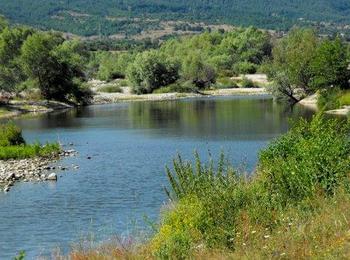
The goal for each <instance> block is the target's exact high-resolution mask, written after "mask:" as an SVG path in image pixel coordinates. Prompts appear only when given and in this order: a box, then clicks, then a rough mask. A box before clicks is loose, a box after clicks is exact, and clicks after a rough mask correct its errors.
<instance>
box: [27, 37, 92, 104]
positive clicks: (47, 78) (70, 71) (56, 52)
mask: <svg viewBox="0 0 350 260" xmlns="http://www.w3.org/2000/svg"><path fill="white" fill-rule="evenodd" d="M77 46H78V45H76V43H74V42H73V43H72V44H71V43H65V42H64V39H63V38H62V37H61V36H60V35H57V34H48V33H39V32H38V33H35V34H33V35H31V36H29V37H28V38H27V40H26V41H25V42H24V43H23V45H22V48H21V62H22V67H23V70H24V72H25V73H26V75H27V76H28V77H29V78H30V79H33V80H36V81H37V82H38V84H39V89H40V91H41V94H42V96H43V97H44V98H47V99H55V100H60V101H72V100H73V99H75V101H77V102H80V101H81V100H82V101H83V102H86V100H87V99H85V94H86V95H88V92H86V91H85V90H82V89H80V83H81V80H82V79H83V72H82V71H81V64H80V62H81V61H82V60H81V57H80V56H79V54H78V52H75V51H74V50H76V49H77Z"/></svg>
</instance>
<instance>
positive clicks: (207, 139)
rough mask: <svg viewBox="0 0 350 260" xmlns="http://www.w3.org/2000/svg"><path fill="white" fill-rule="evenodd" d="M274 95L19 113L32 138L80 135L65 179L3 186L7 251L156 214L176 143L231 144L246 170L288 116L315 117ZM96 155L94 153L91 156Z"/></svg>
mask: <svg viewBox="0 0 350 260" xmlns="http://www.w3.org/2000/svg"><path fill="white" fill-rule="evenodd" d="M310 115H311V112H310V111H308V110H305V109H302V108H300V107H294V108H293V109H291V108H289V107H286V106H282V105H279V104H277V103H275V102H273V100H272V99H271V98H270V97H267V96H259V97H230V98H228V97H225V98H203V99H186V100H178V101H166V102H135V103H120V104H113V105H100V106H90V107H85V108H79V109H72V110H68V111H65V112H59V113H51V114H46V115H41V116H37V117H31V118H21V119H17V120H16V123H18V124H19V125H20V126H21V127H22V128H23V133H24V136H25V138H27V139H28V140H30V141H35V140H39V141H41V142H46V141H57V140H59V141H60V142H61V143H64V144H68V143H74V146H73V148H74V149H76V150H77V151H78V152H79V156H77V157H75V158H65V159H63V160H62V161H61V162H60V163H59V164H60V165H67V166H70V165H71V164H78V165H79V166H80V169H79V170H69V171H68V172H65V173H62V174H61V173H60V174H59V175H60V176H62V177H61V178H59V181H58V182H57V183H48V182H47V183H21V184H18V185H16V186H15V187H14V188H13V189H12V190H11V192H10V193H8V194H0V259H8V258H11V257H13V256H14V255H16V253H17V252H18V251H19V250H25V251H26V252H27V255H28V256H29V259H32V258H34V257H36V256H38V255H45V254H48V253H49V252H50V251H51V250H52V249H53V248H55V247H60V248H61V249H63V251H65V252H67V250H69V248H70V245H71V243H72V242H77V241H79V239H80V238H81V237H82V236H86V235H87V234H93V235H94V237H95V239H96V240H103V239H106V238H108V237H109V236H111V235H113V234H116V233H118V234H126V233H128V232H129V231H131V230H133V229H135V227H141V228H142V227H144V226H145V224H144V221H143V219H144V216H145V215H146V216H147V217H148V218H150V219H151V220H154V221H156V220H157V218H158V214H159V209H160V208H161V206H162V205H163V204H164V203H165V202H166V196H165V194H164V192H163V187H164V185H166V184H167V180H166V177H165V174H164V166H165V165H166V164H167V165H170V163H171V161H172V159H173V158H174V156H175V155H176V153H177V152H179V153H181V154H182V155H183V157H186V158H191V156H192V154H193V151H194V150H195V149H196V150H197V151H198V152H199V153H200V155H201V156H202V157H203V159H204V160H205V159H206V158H208V154H209V153H211V154H213V155H214V157H215V156H216V157H217V155H218V154H219V153H220V151H221V150H223V151H224V152H225V153H226V154H227V155H228V156H229V159H230V162H231V163H232V164H234V165H242V164H244V165H245V167H246V169H247V170H248V171H252V170H253V169H254V167H255V165H256V161H257V154H258V151H259V150H260V149H261V148H263V147H265V146H266V145H267V143H268V142H269V141H270V140H271V139H273V138H274V137H276V136H278V135H280V134H281V133H284V132H286V131H287V130H288V118H289V117H294V118H297V117H300V116H303V117H310ZM88 156H91V158H92V159H91V160H88V159H87V157H88Z"/></svg>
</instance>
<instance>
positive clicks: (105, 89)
mask: <svg viewBox="0 0 350 260" xmlns="http://www.w3.org/2000/svg"><path fill="white" fill-rule="evenodd" d="M99 91H100V92H105V93H121V92H122V89H121V88H120V87H119V86H118V85H107V86H104V87H101V88H100V89H99Z"/></svg>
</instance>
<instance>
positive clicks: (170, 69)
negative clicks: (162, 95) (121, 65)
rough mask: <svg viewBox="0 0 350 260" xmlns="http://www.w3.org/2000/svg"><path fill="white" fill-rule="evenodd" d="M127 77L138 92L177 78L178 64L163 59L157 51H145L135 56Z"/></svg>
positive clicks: (165, 84)
mask: <svg viewBox="0 0 350 260" xmlns="http://www.w3.org/2000/svg"><path fill="white" fill-rule="evenodd" d="M127 75H128V79H129V80H130V81H131V82H132V83H133V85H134V89H133V90H134V91H135V92H136V93H138V94H141V93H151V92H152V91H153V90H154V89H157V88H160V87H163V86H167V85H169V84H171V83H174V82H175V81H176V80H178V78H179V66H178V64H176V63H174V62H170V61H168V60H166V59H165V57H163V56H162V55H161V54H159V53H158V52H157V51H146V52H143V53H140V54H138V55H137V56H136V58H135V61H134V62H133V63H131V64H130V66H129V68H128V71H127Z"/></svg>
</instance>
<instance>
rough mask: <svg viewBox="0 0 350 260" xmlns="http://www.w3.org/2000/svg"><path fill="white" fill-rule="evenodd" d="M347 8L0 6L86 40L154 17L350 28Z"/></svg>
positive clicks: (247, 3) (138, 27) (40, 1)
mask: <svg viewBox="0 0 350 260" xmlns="http://www.w3.org/2000/svg"><path fill="white" fill-rule="evenodd" d="M348 10H349V4H348V2H346V1H343V0H334V1H331V2H330V1H325V0H322V1H320V0H308V1H299V2H298V4H295V3H294V2H291V1H287V0H282V1H281V0H271V1H257V0H244V1H243V0H238V1H234V2H232V1H214V0H209V1H204V2H203V1H201V0H194V1H180V0H175V1H172V2H169V1H166V0H145V1H142V2H140V1H132V0H123V1H121V0H116V1H112V0H101V1H98V2H94V3H93V4H92V3H91V2H86V0H74V1H55V0H36V1H35V2H33V1H29V0H12V1H5V2H3V3H2V5H1V11H2V12H3V14H4V15H6V16H7V17H8V18H9V19H10V20H11V21H13V22H15V23H22V24H29V25H34V26H37V27H39V28H43V29H55V30H59V31H64V32H70V33H74V34H80V35H85V36H91V35H99V36H104V35H114V34H118V33H124V34H126V35H133V34H135V33H139V32H141V31H144V30H149V29H153V28H159V27H161V26H160V23H159V21H154V19H160V20H182V21H189V22H191V21H200V22H207V23H215V24H216V23H224V24H225V23H229V24H234V25H243V26H248V25H255V26H261V27H263V28H269V29H277V30H286V29H288V28H289V27H290V26H291V25H293V24H295V23H300V24H308V23H307V22H308V21H310V22H309V24H315V23H316V24H318V23H319V22H324V23H323V24H322V26H320V27H321V29H325V30H326V29H327V22H332V23H335V26H337V25H338V24H348V23H349V17H348ZM233 14H234V15H233ZM134 18H145V19H134ZM299 18H305V19H299Z"/></svg>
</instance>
